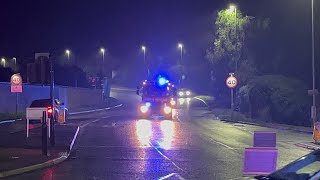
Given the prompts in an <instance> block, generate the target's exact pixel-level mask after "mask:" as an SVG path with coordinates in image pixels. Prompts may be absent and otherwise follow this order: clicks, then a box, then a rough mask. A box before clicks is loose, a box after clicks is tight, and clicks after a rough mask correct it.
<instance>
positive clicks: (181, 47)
mask: <svg viewBox="0 0 320 180" xmlns="http://www.w3.org/2000/svg"><path fill="white" fill-rule="evenodd" d="M178 48H180V63H181V61H182V53H183V44H182V43H178Z"/></svg>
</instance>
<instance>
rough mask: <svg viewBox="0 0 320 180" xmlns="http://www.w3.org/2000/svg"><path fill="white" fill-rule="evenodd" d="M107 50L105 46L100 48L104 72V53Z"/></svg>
mask: <svg viewBox="0 0 320 180" xmlns="http://www.w3.org/2000/svg"><path fill="white" fill-rule="evenodd" d="M105 52H106V49H104V48H103V47H102V48H100V53H101V54H102V73H104V54H105Z"/></svg>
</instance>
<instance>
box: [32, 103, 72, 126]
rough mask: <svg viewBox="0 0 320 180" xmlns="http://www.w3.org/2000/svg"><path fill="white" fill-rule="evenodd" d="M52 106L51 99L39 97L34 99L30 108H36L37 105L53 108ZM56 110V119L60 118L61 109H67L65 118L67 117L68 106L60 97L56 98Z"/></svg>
mask: <svg viewBox="0 0 320 180" xmlns="http://www.w3.org/2000/svg"><path fill="white" fill-rule="evenodd" d="M51 106H52V102H51V99H37V100H34V101H32V103H31V105H30V108H36V107H47V108H51ZM54 111H55V113H54V119H55V121H57V120H58V117H59V112H60V111H65V118H66V119H67V114H68V108H66V107H65V105H64V103H62V102H60V101H59V100H58V99H55V100H54Z"/></svg>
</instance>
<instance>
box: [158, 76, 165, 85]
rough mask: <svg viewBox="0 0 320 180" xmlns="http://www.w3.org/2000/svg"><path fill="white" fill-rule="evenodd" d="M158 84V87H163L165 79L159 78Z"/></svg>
mask: <svg viewBox="0 0 320 180" xmlns="http://www.w3.org/2000/svg"><path fill="white" fill-rule="evenodd" d="M158 83H159V85H160V86H163V85H165V84H166V83H167V80H166V79H165V78H163V77H160V78H159V79H158Z"/></svg>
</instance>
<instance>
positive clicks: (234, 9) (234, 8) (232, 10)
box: [229, 4, 238, 72]
mask: <svg viewBox="0 0 320 180" xmlns="http://www.w3.org/2000/svg"><path fill="white" fill-rule="evenodd" d="M229 11H230V12H231V13H233V12H234V14H235V37H236V43H235V44H236V50H238V42H237V41H238V17H237V6H236V5H234V4H231V5H230V6H229ZM237 71H238V59H236V69H235V72H237Z"/></svg>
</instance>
